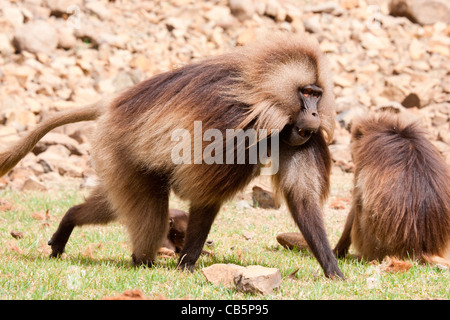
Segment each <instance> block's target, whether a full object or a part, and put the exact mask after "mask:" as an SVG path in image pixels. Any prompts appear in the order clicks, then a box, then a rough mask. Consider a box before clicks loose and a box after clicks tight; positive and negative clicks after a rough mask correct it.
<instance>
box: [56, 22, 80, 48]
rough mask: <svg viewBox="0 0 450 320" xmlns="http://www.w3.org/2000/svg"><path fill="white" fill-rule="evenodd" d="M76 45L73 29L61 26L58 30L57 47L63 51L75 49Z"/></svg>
mask: <svg viewBox="0 0 450 320" xmlns="http://www.w3.org/2000/svg"><path fill="white" fill-rule="evenodd" d="M76 45H77V38H75V35H74V34H73V28H71V27H67V26H61V27H59V28H58V46H59V47H61V48H63V49H71V48H75V47H76Z"/></svg>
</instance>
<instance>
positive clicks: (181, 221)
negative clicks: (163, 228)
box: [163, 209, 189, 253]
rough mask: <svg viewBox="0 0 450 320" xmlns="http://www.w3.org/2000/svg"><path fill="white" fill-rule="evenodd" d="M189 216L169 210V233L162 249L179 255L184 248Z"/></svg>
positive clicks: (181, 211)
mask: <svg viewBox="0 0 450 320" xmlns="http://www.w3.org/2000/svg"><path fill="white" fill-rule="evenodd" d="M188 221H189V216H188V214H187V212H185V211H183V210H178V209H170V210H169V232H168V233H167V238H166V239H165V240H164V244H163V247H165V248H168V249H170V250H172V251H174V252H176V253H180V252H181V249H183V246H184V240H185V237H186V231H187V226H188Z"/></svg>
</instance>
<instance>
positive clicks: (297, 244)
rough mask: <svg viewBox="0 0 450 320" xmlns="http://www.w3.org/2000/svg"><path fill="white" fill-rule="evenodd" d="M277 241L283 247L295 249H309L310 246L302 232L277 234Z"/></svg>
mask: <svg viewBox="0 0 450 320" xmlns="http://www.w3.org/2000/svg"><path fill="white" fill-rule="evenodd" d="M277 241H278V243H279V244H281V245H282V246H283V247H285V248H287V249H290V250H293V249H294V248H295V249H297V250H305V249H306V250H308V249H309V246H308V244H307V243H306V240H305V238H303V235H302V234H301V233H300V232H285V233H280V234H278V235H277Z"/></svg>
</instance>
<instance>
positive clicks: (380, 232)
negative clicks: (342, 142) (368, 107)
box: [335, 113, 450, 260]
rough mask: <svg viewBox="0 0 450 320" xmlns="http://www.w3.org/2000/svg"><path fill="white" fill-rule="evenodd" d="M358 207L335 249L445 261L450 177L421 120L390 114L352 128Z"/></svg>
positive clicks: (380, 256)
mask: <svg viewBox="0 0 450 320" xmlns="http://www.w3.org/2000/svg"><path fill="white" fill-rule="evenodd" d="M351 148H352V157H353V161H354V164H355V186H354V189H353V205H352V208H351V211H350V213H349V215H348V218H347V222H346V225H345V228H344V231H343V234H342V236H341V238H340V240H339V242H338V244H337V246H336V248H335V251H336V252H337V253H338V255H339V256H343V255H345V254H346V253H347V251H348V249H349V246H350V244H351V243H353V245H354V246H355V248H356V250H357V251H358V252H359V253H360V254H361V255H362V257H363V258H365V259H368V260H373V259H378V260H382V259H383V258H384V257H385V256H396V257H398V258H419V259H424V257H429V256H440V257H444V255H445V252H446V250H447V249H448V248H449V245H450V173H449V168H448V166H447V165H446V164H445V162H444V160H443V159H442V157H441V155H440V154H439V152H438V151H437V150H436V149H435V148H434V146H433V145H432V144H431V143H430V142H429V141H428V140H427V139H426V138H425V135H424V133H423V132H422V130H421V129H420V127H419V124H418V123H416V122H412V123H411V122H407V121H405V120H404V119H402V118H401V117H400V116H398V115H394V114H392V113H384V114H381V115H372V116H370V117H367V118H363V119H360V120H359V121H357V122H356V123H355V124H354V125H352V147H351Z"/></svg>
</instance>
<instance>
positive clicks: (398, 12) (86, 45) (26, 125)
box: [0, 0, 450, 190]
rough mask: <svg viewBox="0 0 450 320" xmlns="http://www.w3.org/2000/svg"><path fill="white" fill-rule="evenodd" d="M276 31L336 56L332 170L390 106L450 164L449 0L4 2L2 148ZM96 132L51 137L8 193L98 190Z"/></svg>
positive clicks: (8, 183) (345, 163)
mask: <svg viewBox="0 0 450 320" xmlns="http://www.w3.org/2000/svg"><path fill="white" fill-rule="evenodd" d="M271 30H284V31H287V32H294V33H299V32H307V33H310V34H312V35H313V36H314V37H315V38H316V39H317V40H318V41H319V42H320V46H321V48H322V50H323V51H324V52H326V54H327V55H328V57H329V60H330V63H331V66H332V70H333V72H334V83H335V94H336V103H337V118H336V123H337V129H336V137H335V141H334V142H333V144H332V145H331V146H330V148H331V150H332V153H333V160H334V163H335V169H333V170H341V171H344V172H351V171H352V163H351V157H350V152H349V141H350V136H349V131H348V130H349V127H350V124H351V121H352V119H353V118H354V117H355V116H357V115H359V114H364V113H366V112H368V110H382V109H390V110H394V111H396V112H402V113H405V116H410V117H415V118H419V119H420V120H421V121H422V123H423V127H424V129H426V130H427V132H428V136H429V138H430V140H431V141H432V142H433V143H434V144H435V145H436V147H437V148H438V149H439V151H440V152H441V153H442V155H443V156H444V158H445V159H446V161H447V163H449V164H450V125H449V123H450V122H449V119H450V2H449V1H447V0H440V1H439V0H426V1H424V0H421V1H419V0H417V1H414V0H381V1H370V0H340V1H306V0H239V1H235V0H211V1H201V0H172V1H139V0H116V1H113V0H110V1H107V0H99V1H96V0H92V1H91V0H22V1H20V0H0V149H2V148H4V147H6V146H8V145H10V144H11V143H13V142H14V141H16V140H17V139H18V138H19V137H20V136H23V135H24V134H26V132H27V130H30V129H32V128H33V126H34V125H36V123H38V122H39V121H41V119H43V118H45V117H46V116H48V114H49V113H51V112H55V111H58V110H64V109H67V108H75V107H77V106H80V105H83V104H86V103H92V102H95V101H96V100H98V99H100V98H101V97H102V96H105V95H110V94H111V93H113V92H117V91H120V90H122V89H124V88H127V87H130V86H132V85H134V84H136V83H138V82H139V81H141V80H144V79H145V78H148V77H151V76H152V75H154V74H157V73H160V72H164V71H168V70H171V69H173V68H175V67H177V66H180V65H183V64H186V63H189V62H191V61H195V60H198V59H201V58H203V57H206V56H210V55H217V54H220V53H222V52H225V51H227V50H228V49H229V48H231V47H234V46H236V45H244V44H246V43H248V42H251V41H253V40H254V39H255V37H256V36H258V35H261V34H262V35H263V34H264V33H269V32H271ZM94 125H95V124H94V123H79V124H73V125H68V126H65V127H62V128H59V129H57V130H54V131H53V132H52V133H50V134H48V135H47V136H46V137H45V138H44V139H43V140H42V141H41V142H40V143H39V144H38V145H37V146H36V148H35V149H34V150H33V153H30V154H29V155H28V156H27V157H26V158H25V159H23V160H22V161H21V162H20V164H19V165H18V166H17V167H16V168H15V169H14V170H13V171H11V172H10V173H9V174H8V175H7V176H4V177H2V178H0V188H13V189H17V190H48V189H52V188H58V187H60V186H61V185H64V183H66V182H67V181H69V182H71V183H72V182H74V183H76V184H77V185H78V186H81V187H86V186H89V185H90V184H92V183H93V181H94V180H95V173H94V172H93V170H92V167H91V164H90V157H89V140H88V137H89V133H90V131H91V130H92V128H93V126H94Z"/></svg>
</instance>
